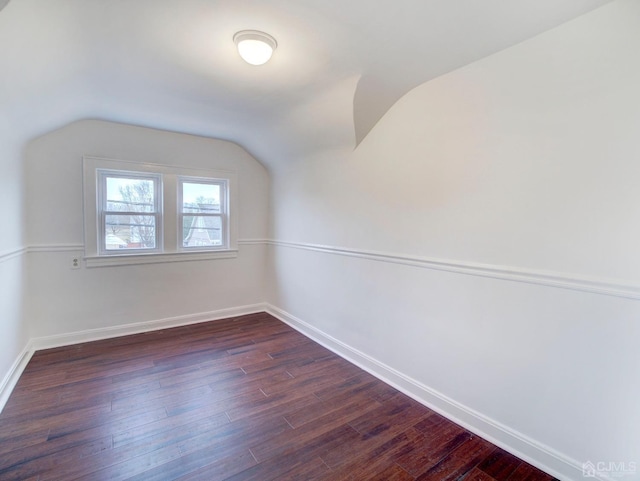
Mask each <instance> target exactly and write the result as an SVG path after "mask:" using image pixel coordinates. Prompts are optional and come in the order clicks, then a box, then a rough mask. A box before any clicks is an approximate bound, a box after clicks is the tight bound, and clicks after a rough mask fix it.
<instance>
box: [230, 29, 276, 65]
mask: <svg viewBox="0 0 640 481" xmlns="http://www.w3.org/2000/svg"><path fill="white" fill-rule="evenodd" d="M233 41H234V42H235V44H236V46H237V47H238V53H239V54H240V56H241V57H242V58H243V59H244V61H245V62H247V63H250V64H251V65H262V64H264V63H267V62H268V61H269V59H270V58H271V55H272V54H273V51H274V50H275V49H276V47H277V46H278V42H276V39H275V38H273V37H272V36H271V35H269V34H267V33H264V32H259V31H257V30H242V31H240V32H238V33H236V34H235V35H234V36H233Z"/></svg>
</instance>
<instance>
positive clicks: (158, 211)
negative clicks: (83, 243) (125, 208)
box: [96, 169, 164, 256]
mask: <svg viewBox="0 0 640 481" xmlns="http://www.w3.org/2000/svg"><path fill="white" fill-rule="evenodd" d="M96 174H97V189H98V239H99V246H98V252H99V254H100V255H101V256H112V255H122V254H127V255H133V254H143V253H144V254H153V253H161V252H162V251H163V242H162V241H163V235H162V234H163V228H162V224H163V222H162V220H163V217H164V216H163V213H162V192H163V189H162V176H161V175H160V174H152V173H145V172H130V171H122V170H108V169H97V171H96ZM107 177H111V178H115V177H119V178H122V179H136V178H137V179H141V180H150V181H152V182H153V190H154V195H153V212H142V213H141V212H122V211H110V210H108V209H107ZM108 215H129V216H136V215H145V216H147V215H148V216H152V217H154V218H155V247H154V248H139V249H135V248H129V249H126V250H125V251H118V250H108V249H107V246H106V243H105V240H106V233H107V216H108Z"/></svg>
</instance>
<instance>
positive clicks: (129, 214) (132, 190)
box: [98, 170, 162, 254]
mask: <svg viewBox="0 0 640 481" xmlns="http://www.w3.org/2000/svg"><path fill="white" fill-rule="evenodd" d="M161 179H162V178H161V176H160V175H153V176H150V175H145V174H138V173H133V172H120V171H110V170H98V184H99V185H98V192H99V194H98V196H99V198H100V209H99V210H100V246H99V251H100V253H101V254H109V253H111V252H116V253H121V252H125V251H128V252H136V251H141V252H152V251H158V250H160V248H161V245H162V242H161V240H160V238H159V233H160V232H161V230H162V214H161V212H162V210H161V195H160V193H161V185H162V184H161Z"/></svg>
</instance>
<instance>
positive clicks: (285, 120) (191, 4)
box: [0, 0, 610, 166]
mask: <svg viewBox="0 0 640 481" xmlns="http://www.w3.org/2000/svg"><path fill="white" fill-rule="evenodd" d="M608 1H610V0H483V1H478V0H173V1H170V0H135V1H126V0H11V1H10V2H8V3H7V0H0V9H1V8H2V7H3V6H4V8H3V9H2V11H1V12H0V69H1V82H2V84H1V85H2V88H1V89H0V130H4V132H5V134H6V133H10V137H11V138H12V139H17V141H20V142H25V141H27V140H28V139H30V138H32V137H34V136H36V135H39V134H41V133H43V132H46V131H49V130H52V129H55V128H57V127H60V126H62V125H64V124H66V123H68V122H71V121H74V120H78V119H82V118H100V119H107V120H113V121H119V122H127V123H132V124H138V125H144V126H149V127H156V128H162V129H168V130H173V131H178V132H186V133H193V134H198V135H205V136H211V137H217V138H225V139H229V140H233V141H236V142H238V143H240V144H241V145H243V146H245V147H246V148H247V149H248V150H249V151H250V152H252V153H253V154H254V155H255V156H256V157H258V158H259V159H260V160H261V161H263V162H264V163H265V164H266V165H268V166H274V165H278V164H279V163H282V162H287V161H292V160H295V159H296V158H297V157H300V156H302V155H305V154H309V153H312V152H315V151H318V150H326V149H336V148H353V147H354V146H355V145H356V144H357V143H358V142H359V141H361V140H362V139H363V138H364V137H365V136H366V135H367V133H368V132H369V131H370V130H371V128H372V127H373V126H374V125H375V123H376V122H377V121H378V120H379V119H380V117H381V116H382V115H383V114H384V113H385V112H386V111H387V110H388V109H389V108H390V107H391V105H393V103H394V102H395V101H396V100H397V99H398V98H400V97H401V96H402V95H403V94H404V93H406V92H407V91H408V90H410V89H412V88H413V87H415V86H417V85H419V84H421V83H423V82H425V81H428V80H430V79H432V78H434V77H437V76H439V75H442V74H444V73H446V72H448V71H451V70H453V69H455V68H457V67H460V66H463V65H465V64H468V63H471V62H474V61H476V60H478V59H480V58H482V57H485V56H488V55H490V54H492V53H495V52H497V51H500V50H502V49H505V48H508V47H509V46H511V45H514V44H516V43H518V42H521V41H523V40H525V39H527V38H530V37H532V36H535V35H537V34H539V33H541V32H543V31H545V30H548V29H550V28H553V27H555V26H557V25H559V24H561V23H563V22H565V21H568V20H570V19H572V18H574V17H576V16H578V15H580V14H583V13H586V12H587V11H590V10H592V9H594V8H597V7H599V6H601V5H603V4H605V3H608ZM243 29H257V30H263V31H265V32H268V33H270V34H271V35H273V36H274V37H276V38H277V40H278V44H279V46H278V49H277V50H276V52H275V54H274V56H273V58H272V60H271V61H270V62H269V63H267V64H266V65H263V66H260V67H252V66H250V65H248V64H246V63H244V62H243V61H242V60H241V59H240V57H239V56H238V55H237V53H236V50H235V45H234V43H233V41H232V37H233V34H234V33H235V32H237V31H239V30H243Z"/></svg>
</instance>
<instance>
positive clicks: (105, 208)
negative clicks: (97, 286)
mask: <svg viewBox="0 0 640 481" xmlns="http://www.w3.org/2000/svg"><path fill="white" fill-rule="evenodd" d="M83 167H84V204H85V205H84V207H85V209H84V212H85V214H84V222H85V259H86V261H87V266H88V267H96V266H108V265H120V264H142V263H144V264H146V263H155V262H172V261H182V260H192V259H209V258H219V257H235V256H236V255H237V234H236V231H237V222H236V221H235V210H236V209H232V206H233V204H234V203H235V202H234V194H235V174H234V173H232V172H222V171H212V170H201V169H189V168H182V167H172V166H166V165H155V164H146V163H144V164H143V163H134V162H125V161H120V160H110V159H100V158H96V157H85V158H84V165H83Z"/></svg>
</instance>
